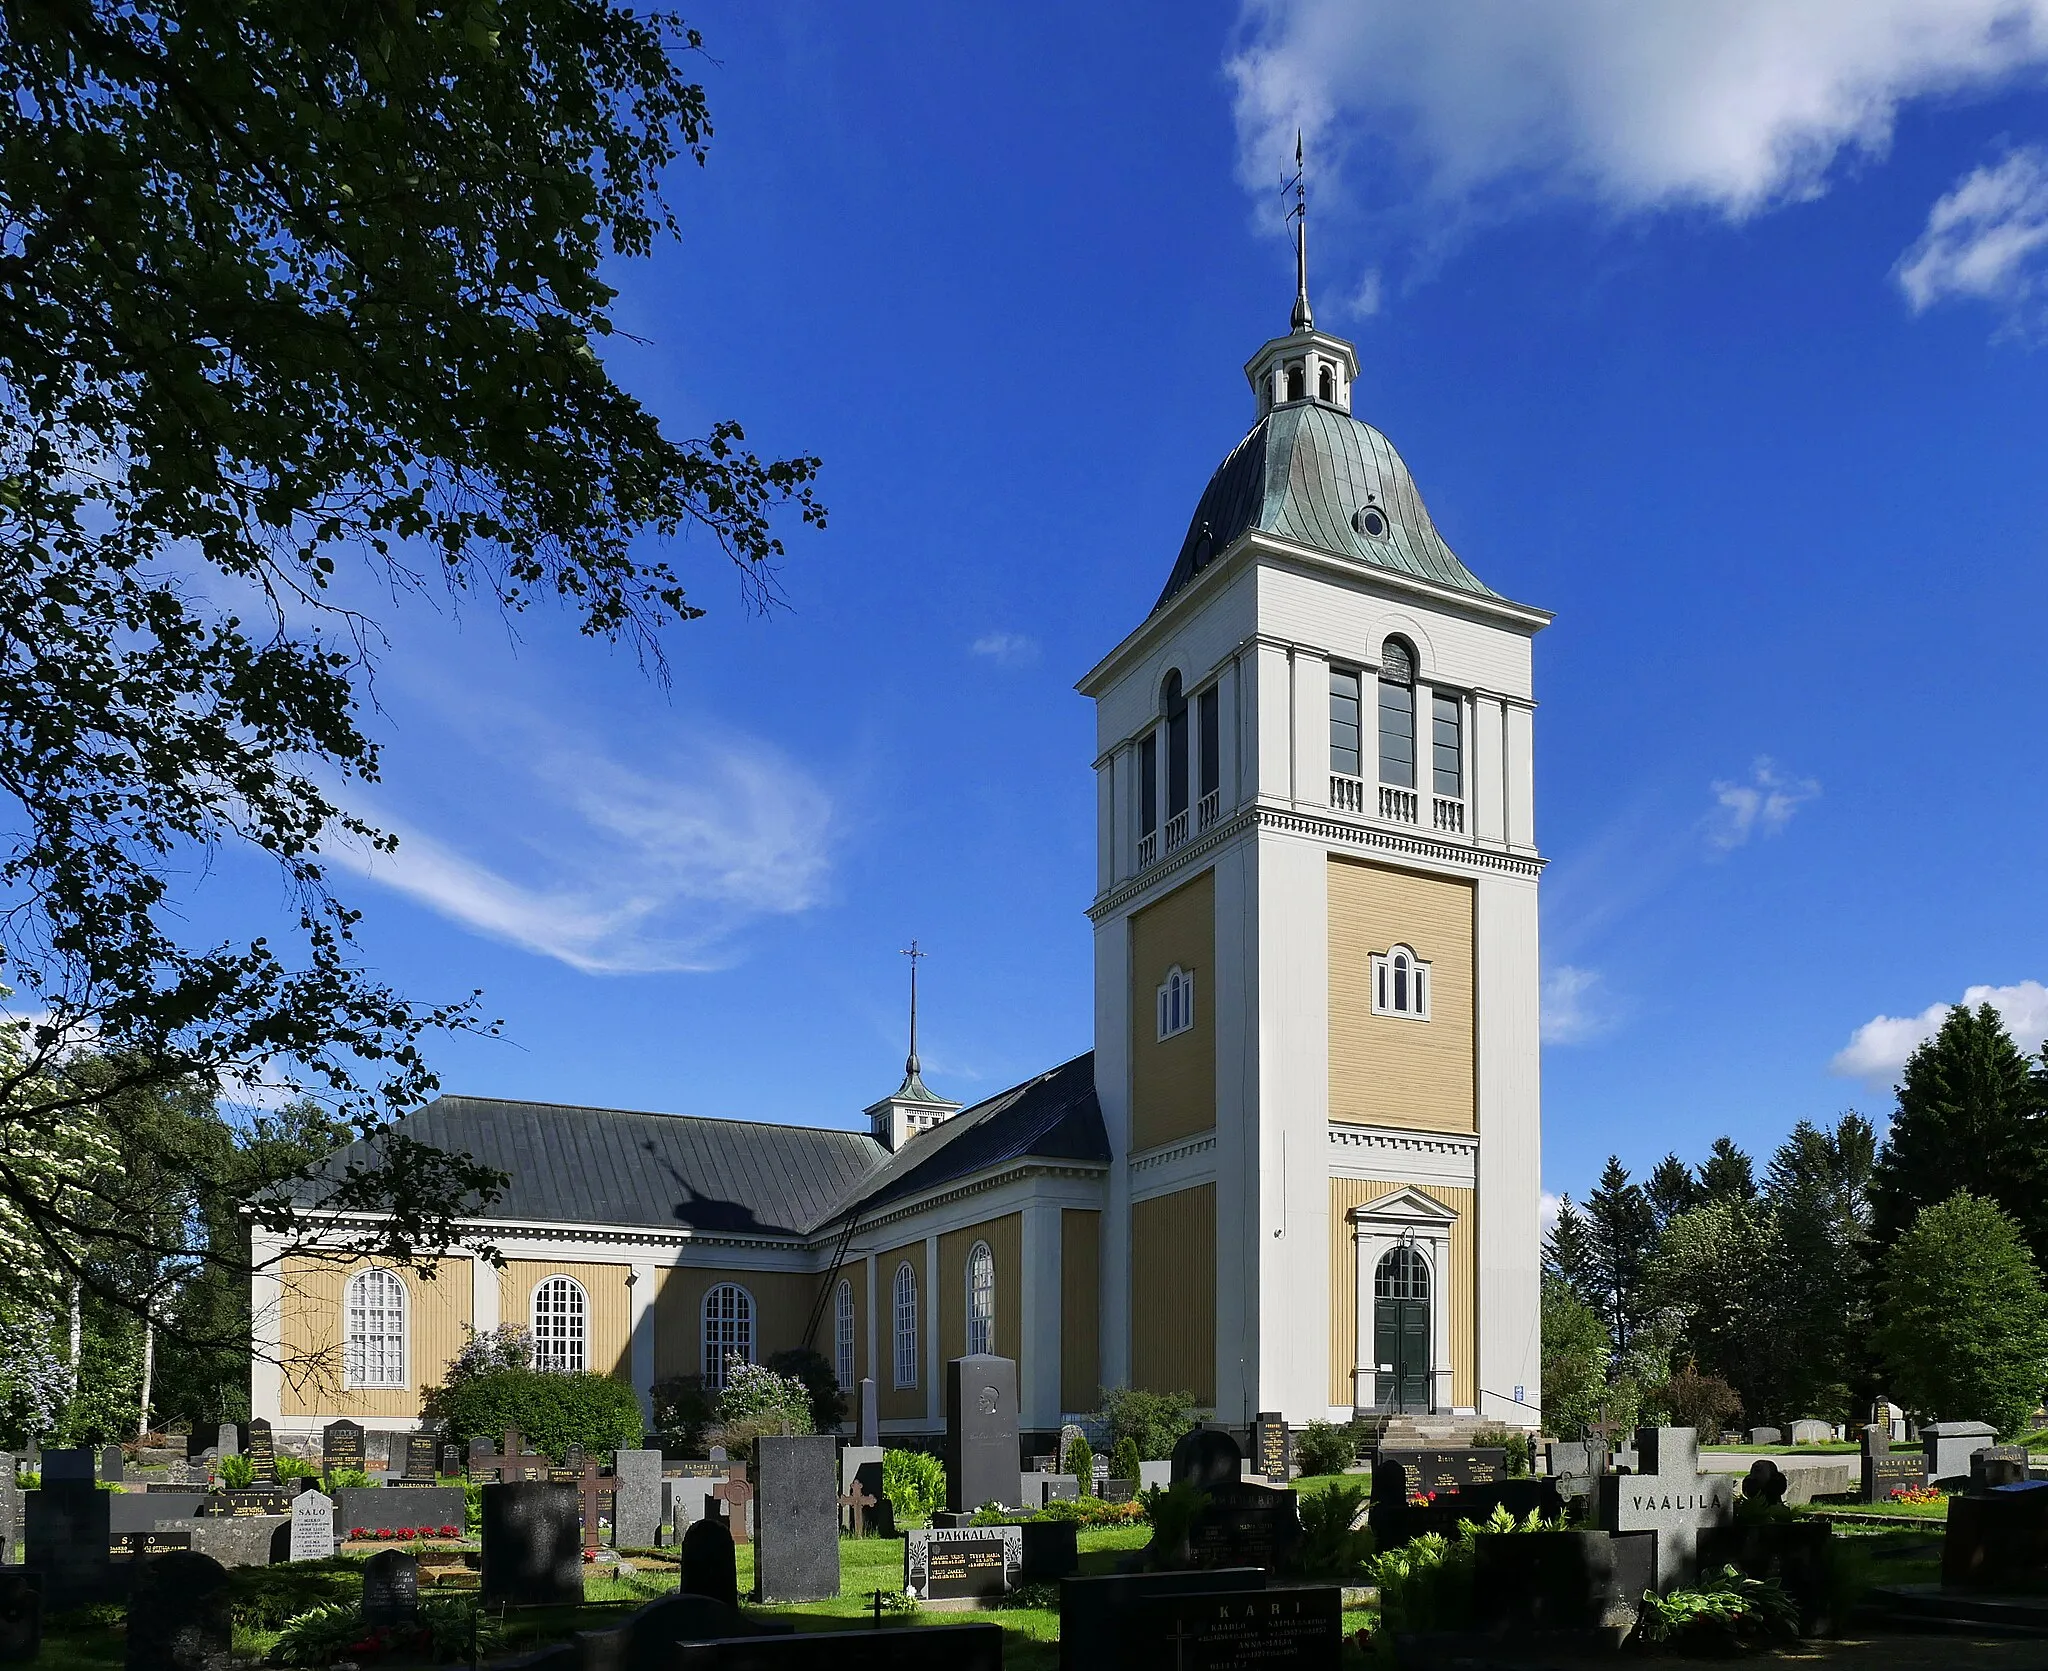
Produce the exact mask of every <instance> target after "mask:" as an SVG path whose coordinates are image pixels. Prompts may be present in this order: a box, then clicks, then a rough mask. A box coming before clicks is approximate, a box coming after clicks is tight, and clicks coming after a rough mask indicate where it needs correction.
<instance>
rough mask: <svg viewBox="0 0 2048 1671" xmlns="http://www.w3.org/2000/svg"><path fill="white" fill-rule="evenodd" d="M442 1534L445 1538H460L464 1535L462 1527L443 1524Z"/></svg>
mask: <svg viewBox="0 0 2048 1671" xmlns="http://www.w3.org/2000/svg"><path fill="white" fill-rule="evenodd" d="M441 1536H443V1537H444V1538H459V1537H461V1536H462V1532H461V1530H460V1528H458V1527H455V1526H443V1527H442V1528H441Z"/></svg>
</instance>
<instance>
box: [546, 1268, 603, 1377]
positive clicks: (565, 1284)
mask: <svg viewBox="0 0 2048 1671" xmlns="http://www.w3.org/2000/svg"><path fill="white" fill-rule="evenodd" d="M589 1336H590V1297H589V1296H588V1295H587V1294H585V1293H584V1292H583V1284H582V1283H580V1282H578V1281H577V1280H576V1279H575V1278H574V1277H572V1276H551V1277H549V1278H548V1279H547V1281H545V1282H543V1283H542V1284H541V1285H540V1286H539V1287H538V1288H536V1289H535V1290H534V1291H533V1367H534V1368H535V1369H550V1370H555V1371H557V1372H561V1373H567V1374H579V1373H581V1372H582V1371H583V1370H585V1369H588V1368H589V1367H590V1346H589Z"/></svg>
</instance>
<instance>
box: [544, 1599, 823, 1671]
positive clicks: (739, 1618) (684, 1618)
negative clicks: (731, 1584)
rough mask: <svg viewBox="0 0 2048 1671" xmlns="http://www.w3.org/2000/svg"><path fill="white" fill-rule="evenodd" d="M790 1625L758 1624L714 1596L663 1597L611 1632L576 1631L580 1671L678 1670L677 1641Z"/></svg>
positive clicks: (777, 1631)
mask: <svg viewBox="0 0 2048 1671" xmlns="http://www.w3.org/2000/svg"><path fill="white" fill-rule="evenodd" d="M793 1629H794V1627H793V1626H790V1625H758V1624H756V1623H754V1621H753V1620H751V1619H749V1618H748V1617H747V1616H746V1615H745V1614H744V1613H742V1612H741V1611H740V1610H739V1609H738V1608H736V1607H728V1606H727V1605H726V1604H725V1603H724V1602H722V1601H713V1600H712V1599H711V1598H710V1597H709V1596H699V1595H690V1594H687V1593H686V1594H680V1595H673V1596H663V1597H662V1598H661V1600H659V1601H650V1602H649V1603H648V1604H647V1605H646V1606H645V1607H641V1608H636V1609H635V1610H634V1611H633V1612H631V1613H628V1614H627V1615H626V1616H625V1618H623V1619H621V1620H620V1621H619V1622H618V1623H617V1624H616V1625H614V1626H613V1627H612V1628H611V1629H609V1630H579V1631H578V1632H577V1633H576V1638H575V1648H576V1671H673V1668H674V1666H675V1664H676V1660H677V1655H676V1645H677V1644H678V1643H681V1642H712V1641H717V1640H719V1639H720V1638H722V1637H727V1636H764V1635H775V1636H786V1635H788V1634H790V1633H791V1631H792V1630H793Z"/></svg>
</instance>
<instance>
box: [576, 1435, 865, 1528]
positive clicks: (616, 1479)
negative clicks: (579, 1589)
mask: <svg viewBox="0 0 2048 1671" xmlns="http://www.w3.org/2000/svg"><path fill="white" fill-rule="evenodd" d="M828 1442H829V1441H828ZM660 1524H661V1452H660V1451H659V1450H626V1451H618V1452H616V1453H615V1454H614V1457H613V1461H612V1547H613V1548H614V1549H652V1548H653V1547H654V1529H655V1528H656V1527H657V1526H659V1525H660Z"/></svg>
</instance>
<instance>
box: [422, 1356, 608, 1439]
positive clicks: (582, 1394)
mask: <svg viewBox="0 0 2048 1671" xmlns="http://www.w3.org/2000/svg"><path fill="white" fill-rule="evenodd" d="M420 1413H421V1415H423V1416H424V1417H425V1418H426V1419H427V1420H428V1421H433V1422H439V1423H441V1424H442V1425H443V1427H444V1428H445V1429H446V1430H447V1433H448V1436H449V1437H450V1438H451V1439H453V1440H455V1441H456V1442H457V1443H458V1444H463V1445H467V1444H468V1443H469V1441H470V1440H472V1439H490V1440H493V1441H498V1440H502V1439H503V1438H504V1435H505V1429H506V1428H508V1427H516V1428H518V1429H519V1431H520V1433H521V1434H522V1435H523V1436H524V1437H525V1438H526V1440H527V1441H528V1442H529V1443H530V1444H532V1446H533V1447H534V1449H535V1450H537V1451H539V1452H541V1454H543V1455H545V1456H551V1457H553V1458H554V1459H555V1460H556V1461H557V1462H560V1461H562V1460H563V1459H564V1458H565V1457H566V1456H567V1455H568V1454H569V1447H570V1446H571V1445H581V1446H582V1447H583V1449H584V1452H585V1453H586V1454H588V1455H596V1454H598V1453H600V1452H604V1451H615V1450H619V1449H621V1448H622V1447H624V1448H630V1447H635V1446H638V1444H639V1443H640V1438H641V1429H642V1417H641V1413H640V1399H639V1396H638V1395H637V1394H636V1393H635V1392H634V1391H633V1389H632V1388H631V1387H630V1386H628V1385H627V1384H626V1383H625V1382H624V1381H614V1380H613V1379H612V1378H611V1377H610V1376H609V1375H588V1374H580V1373H563V1372H559V1371H551V1370H539V1369H493V1370H489V1371H487V1372H485V1373H483V1374H480V1375H469V1376H463V1377H459V1378H457V1379H456V1380H454V1381H449V1382H444V1383H442V1384H441V1385H440V1386H438V1387H433V1388H430V1389H429V1390H428V1392H427V1394H426V1396H425V1397H424V1398H423V1399H422V1400H421V1401H420Z"/></svg>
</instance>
